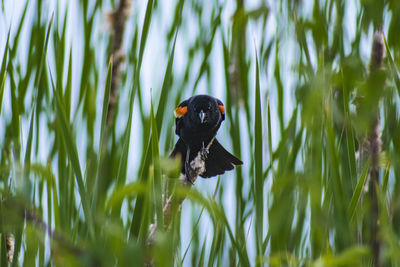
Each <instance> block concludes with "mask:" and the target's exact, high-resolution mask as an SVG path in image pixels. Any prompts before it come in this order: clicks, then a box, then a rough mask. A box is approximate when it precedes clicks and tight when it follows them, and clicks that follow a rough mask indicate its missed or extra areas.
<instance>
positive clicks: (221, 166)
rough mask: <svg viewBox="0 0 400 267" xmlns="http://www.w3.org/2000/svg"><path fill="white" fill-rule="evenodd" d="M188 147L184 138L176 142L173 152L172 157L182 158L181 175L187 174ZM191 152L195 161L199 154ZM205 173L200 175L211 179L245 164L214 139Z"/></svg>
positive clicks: (191, 157)
mask: <svg viewBox="0 0 400 267" xmlns="http://www.w3.org/2000/svg"><path fill="white" fill-rule="evenodd" d="M186 151H187V147H186V144H185V142H183V140H182V138H179V140H178V142H176V144H175V147H174V150H173V151H172V153H171V155H170V157H173V158H174V157H176V156H178V155H180V156H181V162H182V165H181V166H182V169H181V173H185V156H186ZM193 152H194V151H192V152H191V155H190V160H192V159H194V157H195V156H197V155H196V154H197V153H193ZM205 164H206V165H205V169H206V170H205V171H204V172H203V173H200V176H201V177H203V178H210V177H212V176H216V175H220V174H223V173H224V172H225V171H230V170H232V169H233V167H234V166H235V165H242V164H243V162H242V161H241V160H240V159H238V158H237V157H235V156H234V155H232V154H231V153H229V152H228V151H227V150H226V149H225V148H224V147H223V146H222V145H221V144H220V143H219V142H218V140H217V139H214V141H213V143H212V144H211V146H210V148H209V153H208V156H207V158H206V160H205Z"/></svg>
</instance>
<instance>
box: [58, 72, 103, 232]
mask: <svg viewBox="0 0 400 267" xmlns="http://www.w3.org/2000/svg"><path fill="white" fill-rule="evenodd" d="M50 77H51V84H52V87H53V94H54V100H55V107H56V114H57V118H58V120H59V123H58V124H57V125H58V126H59V127H60V131H61V133H62V136H63V139H64V144H65V147H66V148H67V153H68V157H69V159H70V161H71V165H72V168H73V170H74V172H75V177H76V181H77V183H78V191H79V195H80V197H81V200H82V207H83V212H84V214H85V218H86V220H87V222H88V230H89V234H90V236H91V238H94V236H95V235H94V225H93V219H92V215H91V211H90V208H89V201H88V199H87V192H86V189H85V183H84V181H83V176H82V172H81V167H80V163H79V162H80V161H79V154H78V150H77V147H76V143H75V139H74V137H73V134H72V130H71V128H70V125H69V122H68V120H67V117H66V114H65V107H64V104H63V101H62V99H61V96H62V92H60V91H56V88H55V86H54V82H53V77H52V76H51V73H50Z"/></svg>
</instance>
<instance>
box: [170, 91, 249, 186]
mask: <svg viewBox="0 0 400 267" xmlns="http://www.w3.org/2000/svg"><path fill="white" fill-rule="evenodd" d="M174 115H175V133H176V135H178V136H179V139H178V141H177V142H176V144H175V147H174V149H173V151H172V153H171V154H170V157H172V158H175V157H177V156H178V155H179V156H180V158H181V173H182V174H184V175H185V176H186V179H187V180H188V181H189V182H190V183H192V184H193V178H194V177H197V175H200V176H201V177H203V178H210V177H213V176H216V175H220V174H223V173H225V171H229V170H232V169H233V168H234V166H235V165H242V164H243V162H242V161H241V160H240V159H238V158H237V157H235V156H234V155H232V154H231V153H230V152H228V151H227V150H226V149H225V148H224V147H223V146H222V145H221V144H220V143H219V142H218V140H217V139H216V134H217V132H218V129H219V128H220V126H221V123H222V122H223V121H224V120H225V107H224V104H223V103H222V101H221V100H219V99H217V98H215V97H212V96H209V95H195V96H192V97H190V98H189V99H186V100H184V101H182V102H181V103H180V104H179V105H178V107H177V108H176V109H175V111H174Z"/></svg>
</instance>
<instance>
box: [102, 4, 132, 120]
mask: <svg viewBox="0 0 400 267" xmlns="http://www.w3.org/2000/svg"><path fill="white" fill-rule="evenodd" d="M129 8H130V1H129V0H120V1H119V5H118V6H117V8H116V9H115V10H114V11H113V12H111V13H110V15H109V20H110V22H111V26H112V29H111V35H112V44H111V51H110V57H112V58H113V66H112V78H111V88H110V100H109V102H108V112H107V121H106V123H107V126H108V127H110V126H111V125H112V124H113V122H114V118H115V113H116V110H117V102H118V95H119V85H120V84H119V83H120V76H121V73H120V72H121V71H120V69H121V64H122V63H123V62H124V60H125V55H124V54H123V52H122V50H121V48H122V42H123V38H124V31H125V22H126V20H127V18H128V15H129Z"/></svg>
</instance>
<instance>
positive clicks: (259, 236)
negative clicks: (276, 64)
mask: <svg viewBox="0 0 400 267" xmlns="http://www.w3.org/2000/svg"><path fill="white" fill-rule="evenodd" d="M255 60H256V77H255V81H256V87H255V99H254V107H255V110H254V117H255V119H254V136H255V139H254V161H255V164H254V202H255V206H256V214H255V215H256V217H255V236H256V247H257V257H259V256H261V255H263V249H262V245H263V238H264V232H263V225H264V177H263V152H262V151H263V140H262V139H263V136H262V133H263V131H262V117H261V96H260V78H259V76H260V74H259V67H258V56H257V53H256V59H255ZM256 264H257V265H259V263H256Z"/></svg>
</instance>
